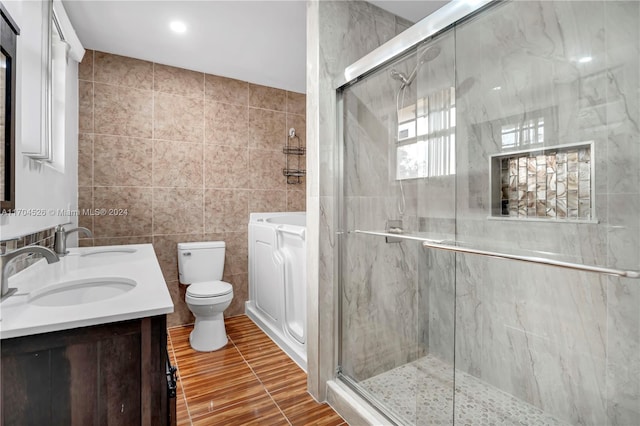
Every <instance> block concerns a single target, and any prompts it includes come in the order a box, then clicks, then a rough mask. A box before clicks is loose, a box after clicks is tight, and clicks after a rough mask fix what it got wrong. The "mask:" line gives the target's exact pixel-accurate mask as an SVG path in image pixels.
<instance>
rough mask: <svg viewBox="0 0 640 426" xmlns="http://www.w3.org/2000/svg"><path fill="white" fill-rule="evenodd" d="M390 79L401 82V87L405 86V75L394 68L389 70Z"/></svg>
mask: <svg viewBox="0 0 640 426" xmlns="http://www.w3.org/2000/svg"><path fill="white" fill-rule="evenodd" d="M391 78H392V79H394V80H398V81H401V82H402V87H404V86H406V85H407V75H406V74H405V73H403V72H400V71H397V70H396V69H395V68H392V69H391Z"/></svg>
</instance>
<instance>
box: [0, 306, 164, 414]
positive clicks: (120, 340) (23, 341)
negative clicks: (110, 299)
mask: <svg viewBox="0 0 640 426" xmlns="http://www.w3.org/2000/svg"><path fill="white" fill-rule="evenodd" d="M166 342H167V329H166V317H165V316H164V315H161V316H156V317H150V318H143V319H138V320H130V321H124V322H118V323H112V324H103V325H97V326H91V327H83V328H76V329H72V330H65V331H57V332H52V333H44V334H38V335H33V336H25V337H17V338H13V339H5V340H2V341H1V342H0V346H1V352H2V362H1V363H0V375H1V379H2V383H1V387H2V405H1V406H0V410H1V413H0V414H1V421H2V425H4V426H13V425H20V426H25V425H38V426H42V425H82V426H86V425H123V426H132V425H153V426H156V425H168V424H175V417H173V418H171V417H172V416H175V398H171V397H170V393H171V392H170V390H169V389H168V386H167V384H168V376H167V365H168V364H167V351H166Z"/></svg>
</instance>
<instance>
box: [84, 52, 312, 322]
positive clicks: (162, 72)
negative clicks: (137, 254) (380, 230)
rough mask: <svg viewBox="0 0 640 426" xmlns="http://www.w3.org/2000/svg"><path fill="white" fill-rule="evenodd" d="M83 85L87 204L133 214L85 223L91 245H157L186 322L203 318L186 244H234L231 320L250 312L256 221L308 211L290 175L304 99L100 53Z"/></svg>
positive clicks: (229, 258)
mask: <svg viewBox="0 0 640 426" xmlns="http://www.w3.org/2000/svg"><path fill="white" fill-rule="evenodd" d="M79 78H80V82H79V84H80V117H79V126H80V136H79V143H78V151H79V152H78V162H79V164H78V174H79V176H78V185H79V188H78V193H79V200H78V204H79V208H80V209H83V208H85V209H99V208H107V209H108V208H121V209H127V210H128V215H127V216H93V217H92V216H83V217H81V218H80V222H81V223H80V224H81V225H82V226H87V227H89V228H90V229H92V230H93V231H94V238H93V239H85V240H81V244H82V245H85V246H86V245H112V244H129V243H152V244H153V246H154V248H155V250H156V254H157V256H158V260H159V262H160V266H161V268H162V272H163V274H164V277H165V280H166V282H167V285H168V286H169V290H170V292H171V295H172V297H173V301H174V304H175V313H174V314H172V315H171V316H170V318H169V324H170V325H177V324H186V323H190V322H192V321H193V317H192V316H191V314H190V312H189V310H188V308H187V306H186V305H185V303H184V292H185V288H184V286H180V285H179V283H178V271H177V256H176V244H177V243H178V242H188V241H208V240H224V241H225V242H226V243H227V252H226V260H225V271H224V280H226V281H228V282H230V283H232V284H233V287H234V296H235V297H234V301H233V302H232V305H231V307H230V308H229V309H228V310H227V311H226V312H225V313H226V314H227V315H228V316H232V315H238V314H240V313H242V312H244V302H245V301H246V300H247V294H248V277H247V269H248V268H247V223H248V220H249V213H250V212H264V211H300V210H304V209H305V185H304V182H303V183H302V184H300V185H287V184H286V179H285V177H284V176H282V168H283V167H284V164H285V156H284V154H282V147H283V146H284V145H285V143H286V139H287V134H288V129H289V128H290V127H294V128H295V129H296V133H297V134H298V135H300V137H301V138H302V140H303V142H304V135H305V126H306V124H305V102H306V101H305V95H304V94H299V93H293V92H287V91H284V90H280V89H274V88H271V87H264V86H258V85H255V84H250V83H247V82H244V81H239V80H233V79H229V78H224V77H218V76H214V75H208V74H206V75H205V74H203V73H199V72H195V71H189V70H185V69H180V68H174V67H169V66H166V65H160V64H155V63H151V62H146V61H142V60H138V59H133V58H127V57H122V56H117V55H112V54H108V53H102V52H93V51H87V54H86V55H85V58H84V60H83V61H82V63H81V64H80V77H79Z"/></svg>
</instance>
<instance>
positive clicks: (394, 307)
mask: <svg viewBox="0 0 640 426" xmlns="http://www.w3.org/2000/svg"><path fill="white" fill-rule="evenodd" d="M433 53H434V52H432V54H433ZM442 57H444V55H443V56H442ZM416 64H417V62H416V50H415V49H414V50H413V51H412V52H411V53H409V54H408V55H405V56H404V57H403V58H401V59H400V60H398V61H395V62H394V63H392V64H390V65H389V66H387V67H385V68H384V69H381V70H378V71H377V72H375V73H373V74H371V75H368V76H367V78H366V79H363V80H361V81H359V82H356V83H354V84H352V85H350V86H348V87H347V88H345V89H344V90H343V91H342V94H341V99H342V110H343V129H344V130H343V139H344V145H343V158H342V161H343V170H344V172H343V173H344V175H343V181H342V182H343V188H342V191H343V197H342V200H341V214H342V229H343V231H344V232H343V233H342V235H341V237H340V253H341V258H340V279H341V295H340V297H341V301H340V303H341V308H340V309H341V344H340V354H339V355H340V369H341V375H342V377H343V379H346V380H347V381H348V382H350V383H351V384H352V385H354V386H356V387H357V388H358V390H359V391H360V392H361V393H362V394H364V395H366V396H367V397H368V398H370V399H372V400H373V401H375V404H376V405H378V406H380V407H384V408H383V411H385V412H387V413H388V414H389V415H390V416H391V417H392V418H395V419H399V420H398V421H399V422H401V423H403V424H421V423H420V422H419V421H418V420H417V419H418V417H419V416H420V411H421V410H423V409H424V407H425V404H426V403H428V402H429V401H426V399H427V398H432V397H435V398H436V399H439V398H442V400H443V401H444V400H448V401H449V402H450V404H449V407H448V408H447V407H446V406H442V404H438V405H437V410H429V415H430V416H432V417H431V418H435V417H433V416H439V417H438V419H442V420H443V423H444V424H446V423H450V422H451V419H452V418H453V411H452V409H453V404H452V401H453V370H452V369H451V368H443V367H442V366H441V365H440V364H437V365H436V364H434V363H433V362H431V361H433V360H431V359H428V358H426V357H427V355H428V354H429V341H428V333H429V322H430V321H431V320H432V316H430V313H429V308H430V307H429V296H430V293H432V292H433V290H431V289H430V288H429V280H430V279H433V280H435V281H437V285H438V286H439V287H442V288H445V289H446V290H445V293H446V291H449V293H448V294H449V304H448V307H449V312H446V316H447V318H449V319H451V320H452V319H453V287H452V283H453V282H454V280H453V279H452V278H451V277H448V276H447V273H451V269H448V270H447V271H446V272H447V273H444V274H443V271H437V273H433V276H432V277H431V278H430V277H429V274H431V272H430V271H427V270H426V269H425V265H426V263H427V262H429V261H433V262H436V261H438V262H440V263H446V262H447V261H449V263H451V264H452V260H451V257H452V255H450V254H449V255H445V254H439V255H438V256H439V257H437V256H431V257H430V258H428V257H427V256H426V254H425V252H424V250H423V249H422V246H421V244H420V242H419V241H414V240H408V239H404V238H397V237H395V236H396V235H397V236H400V237H404V236H407V235H417V234H418V233H419V232H420V227H421V226H422V227H426V226H428V225H426V224H424V223H422V225H421V222H424V220H423V219H421V218H420V215H419V212H418V210H419V208H421V203H422V207H424V203H425V201H424V200H422V201H421V200H420V196H419V191H420V190H421V188H422V187H423V186H424V183H425V182H426V180H427V179H428V177H427V175H426V174H425V171H428V169H426V168H425V167H426V166H425V164H426V163H425V158H424V155H423V154H424V152H425V151H424V149H423V148H420V147H417V145H418V144H419V143H421V142H422V141H423V140H424V135H422V134H420V132H423V128H422V127H421V126H422V124H419V123H420V121H419V120H424V119H425V118H426V117H425V116H424V114H423V113H422V112H423V111H424V108H425V106H424V105H423V104H422V103H421V102H422V101H423V100H421V101H420V102H419V101H418V99H417V98H416V93H417V91H416V89H417V87H418V84H417V82H416V80H417V79H420V78H421V77H420V76H419V75H418V72H419V71H420V70H419V69H418V68H419V67H417V65H416ZM418 114H423V115H421V116H418ZM450 220H451V219H450ZM375 233H379V234H380V235H374V234H375ZM385 233H387V236H386V237H385V235H384V234H385ZM434 286H435V285H434ZM440 309H441V310H442V311H446V304H445V305H443V306H441V307H440ZM439 314H440V313H439ZM447 326H448V327H449V332H450V336H449V338H448V339H449V344H451V343H452V341H453V324H452V323H449V324H447ZM448 349H449V354H448V358H449V359H450V358H452V357H453V354H452V347H451V346H450V347H449V348H448ZM443 350H444V349H443ZM436 369H439V370H438V371H435V370H436ZM428 373H430V375H429V374H428ZM427 386H429V387H431V388H435V387H438V392H439V393H438V394H437V395H436V394H432V393H426V392H425V387H427ZM432 402H433V401H432ZM432 406H433V404H432Z"/></svg>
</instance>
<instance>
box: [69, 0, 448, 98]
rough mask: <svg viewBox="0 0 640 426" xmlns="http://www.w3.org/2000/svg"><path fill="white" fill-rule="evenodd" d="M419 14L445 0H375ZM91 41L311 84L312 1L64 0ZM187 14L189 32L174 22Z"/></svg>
mask: <svg viewBox="0 0 640 426" xmlns="http://www.w3.org/2000/svg"><path fill="white" fill-rule="evenodd" d="M370 3H373V4H375V5H377V6H379V7H382V8H383V9H386V10H389V11H391V12H392V13H395V14H397V15H398V16H402V17H404V18H405V19H409V20H410V21H413V22H416V21H418V20H420V19H421V18H423V17H424V16H426V15H428V14H429V13H431V12H433V11H434V10H435V9H437V8H439V7H440V6H442V5H443V4H445V3H446V1H404V0H399V1H388V0H387V1H370ZM63 4H64V7H65V9H66V11H67V14H68V15H69V18H70V20H71V22H72V24H73V26H74V28H75V30H76V32H77V34H78V37H79V38H80V41H81V42H82V44H83V45H84V47H85V48H87V49H94V50H100V51H103V52H109V53H115V54H118V55H123V56H129V57H133V58H139V59H144V60H148V61H153V62H156V63H161V64H166V65H173V66H177V67H181V68H187V69H191V70H196V71H201V72H206V73H209V74H215V75H221V76H225V77H232V78H236V79H239V80H244V81H249V82H252V83H256V84H262V85H265V86H270V87H277V88H280V89H285V90H289V91H293V92H299V93H304V92H305V91H306V76H305V69H306V2H305V1H304V0H288V1H275V0H270V1H251V0H243V1H238V0H236V1H228V0H226V1H225V0H208V1H189V0H135V1H134V0H126V1H124V0H63ZM173 20H181V21H183V22H184V23H185V24H186V25H187V31H186V32H185V33H184V34H176V33H173V32H172V31H171V30H170V29H169V23H170V22H171V21H173Z"/></svg>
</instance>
